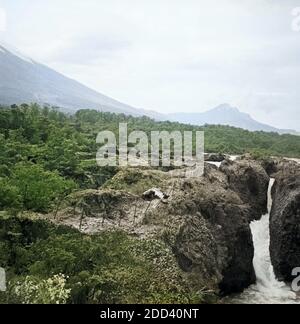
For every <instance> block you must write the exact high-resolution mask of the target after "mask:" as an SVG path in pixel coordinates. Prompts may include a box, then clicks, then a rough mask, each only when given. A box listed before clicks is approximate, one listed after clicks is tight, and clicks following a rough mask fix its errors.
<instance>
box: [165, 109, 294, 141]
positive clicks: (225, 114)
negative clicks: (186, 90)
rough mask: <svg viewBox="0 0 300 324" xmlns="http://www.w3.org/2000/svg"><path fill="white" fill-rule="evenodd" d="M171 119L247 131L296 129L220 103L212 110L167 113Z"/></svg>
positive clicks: (284, 132)
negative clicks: (282, 127)
mask: <svg viewBox="0 0 300 324" xmlns="http://www.w3.org/2000/svg"><path fill="white" fill-rule="evenodd" d="M168 118H169V119H170V120H171V121H177V122H180V123H185V124H193V125H205V124H210V125H228V126H233V127H238V128H243V129H247V130H249V131H264V132H276V133H280V134H294V135H297V132H296V131H293V130H288V129H278V128H275V127H272V126H269V125H266V124H263V123H260V122H258V121H256V120H254V119H253V118H252V117H251V116H250V115H249V114H246V113H243V112H241V111H239V110H238V109H237V108H234V107H231V106H230V105H228V104H223V105H220V106H218V107H216V108H214V109H212V110H209V111H206V112H203V113H174V114H169V115H168Z"/></svg>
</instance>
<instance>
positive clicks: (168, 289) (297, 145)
mask: <svg viewBox="0 0 300 324" xmlns="http://www.w3.org/2000/svg"><path fill="white" fill-rule="evenodd" d="M121 122H126V123H128V129H129V131H133V130H143V131H146V132H147V133H149V132H151V131H153V130H158V131H160V130H166V131H174V130H180V131H186V130H203V131H205V149H206V151H207V152H220V153H230V154H243V153H251V154H252V155H254V156H255V157H264V156H269V155H275V156H286V157H295V158H299V157H300V138H299V137H297V136H292V135H279V134H276V133H264V132H253V133H252V132H249V131H245V130H242V129H237V128H232V127H226V126H209V125H207V126H204V127H193V126H187V125H184V124H179V123H171V122H155V121H154V120H152V119H150V118H147V117H142V118H134V117H130V116H125V115H116V114H111V113H103V112H97V111H92V110H81V111H78V112H77V113H76V114H75V115H66V114H64V113H62V112H60V111H59V110H57V109H52V108H48V107H39V106H37V105H34V104H33V105H31V106H28V105H22V106H14V107H11V108H5V107H2V108H1V109H0V147H1V150H0V225H1V226H0V267H3V268H5V269H6V270H7V275H8V280H9V287H8V288H9V289H8V293H7V294H3V293H0V302H10V303H14V302H16V303H18V302H24V303H39V302H42V303H43V302H44V303H48V302H60V303H65V302H71V303H105V302H108V303H110V302H111V303H114V302H115V303H128V302H131V303H136V302H145V303H147V302H183V303H189V302H201V301H204V300H205V298H211V296H206V295H205V294H204V293H203V294H200V295H199V294H196V293H195V292H194V291H193V287H191V286H189V284H188V283H187V282H186V281H185V278H184V275H183V274H182V273H181V272H180V271H178V270H174V269H175V268H176V267H175V260H174V258H173V257H172V254H171V252H170V251H169V250H168V248H167V247H163V248H162V246H161V244H162V243H161V242H155V241H152V242H142V241H140V240H138V239H136V238H133V237H129V236H127V235H126V234H124V233H118V232H116V233H105V234H103V235H101V237H99V236H91V237H90V236H87V235H83V234H81V233H80V232H78V231H77V230H73V229H70V228H67V227H61V226H54V225H52V224H50V223H48V222H47V221H44V220H40V219H39V220H36V219H35V217H36V216H37V215H38V216H39V218H41V217H42V215H44V214H46V213H50V212H54V213H55V210H56V209H58V208H59V204H60V202H61V201H62V200H63V199H64V198H65V197H67V196H68V195H70V194H71V193H74V192H77V191H80V190H84V189H99V188H101V187H102V186H104V185H105V184H106V183H108V181H109V180H111V179H112V177H113V176H115V175H116V173H117V172H118V168H117V167H105V168H100V167H98V166H97V164H96V161H95V156H96V152H97V144H96V136H97V134H98V132H100V131H102V130H111V131H113V132H115V133H118V128H119V123H121ZM29 215H30V216H29ZM141 251H142V252H141ZM161 251H164V253H161ZM153 256H155V257H153ZM153 260H156V261H155V263H153V262H154V261H153ZM166 263H168V269H169V270H168V271H166V270H165V264H166ZM162 269H164V270H162ZM176 269H177V268H176ZM149 282H151V285H149ZM54 287H55V289H54ZM51 289H54V293H53V294H54V295H53V294H52V295H51V294H50V293H49V291H51ZM53 296H54V297H53Z"/></svg>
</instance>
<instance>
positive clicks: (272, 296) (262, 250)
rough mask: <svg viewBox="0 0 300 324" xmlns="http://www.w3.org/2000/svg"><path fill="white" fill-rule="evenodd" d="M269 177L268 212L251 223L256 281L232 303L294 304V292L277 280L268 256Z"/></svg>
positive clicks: (272, 182) (295, 301) (271, 183)
mask: <svg viewBox="0 0 300 324" xmlns="http://www.w3.org/2000/svg"><path fill="white" fill-rule="evenodd" d="M273 184H274V179H271V181H270V185H269V190H268V214H267V215H264V216H263V217H262V218H261V220H259V221H254V222H252V223H251V231H252V235H253V243H254V259H253V265H254V270H255V274H256V279H257V282H256V284H255V285H253V286H251V287H250V288H249V289H247V290H245V292H244V293H242V294H241V295H239V296H237V297H235V298H233V299H232V300H231V302H232V303H241V304H295V303H297V300H296V298H297V296H296V294H295V293H294V292H293V291H291V288H290V287H288V286H287V285H286V284H285V283H283V282H279V281H278V280H277V279H276V277H275V274H274V269H273V266H272V263H271V257H270V229H269V223H270V222H269V219H270V212H271V208H272V203H273V201H272V195H271V191H272V186H273Z"/></svg>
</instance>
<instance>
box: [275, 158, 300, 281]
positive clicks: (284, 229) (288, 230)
mask: <svg viewBox="0 0 300 324" xmlns="http://www.w3.org/2000/svg"><path fill="white" fill-rule="evenodd" d="M274 177H275V179H276V181H275V184H274V186H273V208H272V212H271V218H270V235H271V242H270V252H271V259H272V263H273V266H274V271H275V274H276V276H277V278H278V279H279V280H284V281H292V280H293V279H295V278H294V277H293V276H292V270H293V269H294V268H297V267H299V266H300V165H299V164H297V163H296V162H292V161H290V162H289V161H285V162H282V163H281V164H280V165H279V167H278V172H277V174H275V175H274Z"/></svg>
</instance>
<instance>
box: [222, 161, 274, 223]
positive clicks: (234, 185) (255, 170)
mask: <svg viewBox="0 0 300 324" xmlns="http://www.w3.org/2000/svg"><path fill="white" fill-rule="evenodd" d="M220 171H222V172H224V174H226V176H227V181H228V185H229V188H230V189H231V190H233V191H235V192H236V193H237V194H238V195H239V196H240V197H241V199H242V200H243V201H244V202H245V203H248V204H249V205H250V206H251V207H252V210H253V214H252V215H253V216H254V218H252V219H249V221H252V220H254V219H256V220H258V219H260V218H261V216H262V215H264V214H266V213H267V203H268V197H267V192H268V187H269V182H270V177H269V176H268V174H267V172H266V170H265V169H264V168H263V167H262V165H261V164H260V163H258V162H256V161H253V160H249V159H245V160H239V161H236V162H232V161H225V162H223V163H222V165H221V167H220Z"/></svg>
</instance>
